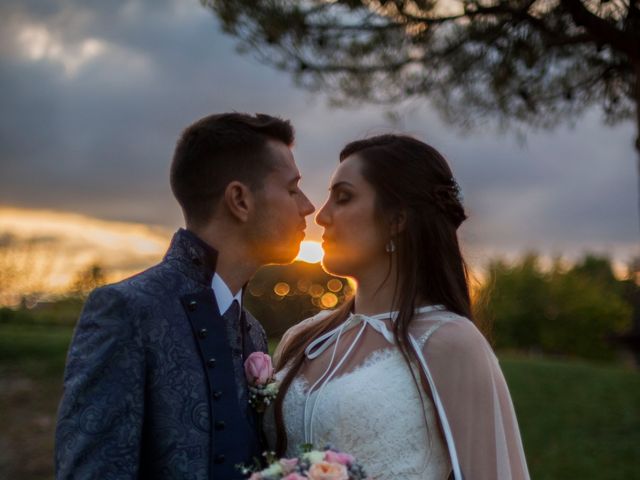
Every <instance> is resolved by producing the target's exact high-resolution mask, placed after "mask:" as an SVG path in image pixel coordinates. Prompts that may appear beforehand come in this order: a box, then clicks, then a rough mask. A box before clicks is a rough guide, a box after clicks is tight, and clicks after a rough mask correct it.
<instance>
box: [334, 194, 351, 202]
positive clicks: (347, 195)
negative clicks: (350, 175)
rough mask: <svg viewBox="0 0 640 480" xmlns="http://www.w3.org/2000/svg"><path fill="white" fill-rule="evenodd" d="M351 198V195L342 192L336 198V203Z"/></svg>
mask: <svg viewBox="0 0 640 480" xmlns="http://www.w3.org/2000/svg"><path fill="white" fill-rule="evenodd" d="M349 200H351V195H349V194H348V193H345V192H340V193H339V194H338V196H337V198H336V203H339V204H341V203H347V202H348V201H349Z"/></svg>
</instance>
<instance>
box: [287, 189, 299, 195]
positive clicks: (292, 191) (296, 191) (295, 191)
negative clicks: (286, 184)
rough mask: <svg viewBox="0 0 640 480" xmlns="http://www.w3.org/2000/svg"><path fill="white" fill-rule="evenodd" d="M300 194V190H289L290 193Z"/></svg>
mask: <svg viewBox="0 0 640 480" xmlns="http://www.w3.org/2000/svg"><path fill="white" fill-rule="evenodd" d="M297 194H298V190H297V189H296V190H289V195H297Z"/></svg>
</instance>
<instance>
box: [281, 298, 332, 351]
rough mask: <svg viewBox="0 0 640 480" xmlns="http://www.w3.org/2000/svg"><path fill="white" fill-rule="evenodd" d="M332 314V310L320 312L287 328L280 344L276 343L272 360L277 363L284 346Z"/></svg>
mask: <svg viewBox="0 0 640 480" xmlns="http://www.w3.org/2000/svg"><path fill="white" fill-rule="evenodd" d="M333 312H334V310H321V311H320V312H318V313H316V314H315V315H313V316H312V317H308V318H305V319H304V320H302V321H300V322H298V323H296V324H295V325H293V326H292V327H289V329H288V330H287V331H286V332H284V335H283V336H282V338H281V339H280V342H278V346H277V348H276V350H275V352H274V359H275V360H276V363H277V359H279V357H280V354H281V353H282V351H283V350H284V348H285V346H286V345H288V344H289V342H291V341H292V340H293V339H294V338H296V337H297V336H298V335H299V334H300V333H302V332H304V331H305V330H306V329H307V328H309V327H311V326H312V325H313V324H315V323H317V322H320V321H322V320H323V319H325V318H327V317H328V316H329V315H331V314H332V313H333Z"/></svg>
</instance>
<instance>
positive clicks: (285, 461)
mask: <svg viewBox="0 0 640 480" xmlns="http://www.w3.org/2000/svg"><path fill="white" fill-rule="evenodd" d="M280 465H281V466H282V470H283V471H284V473H285V474H286V473H289V472H291V471H293V469H294V468H296V465H298V459H297V458H281V459H280ZM294 480H295V479H294Z"/></svg>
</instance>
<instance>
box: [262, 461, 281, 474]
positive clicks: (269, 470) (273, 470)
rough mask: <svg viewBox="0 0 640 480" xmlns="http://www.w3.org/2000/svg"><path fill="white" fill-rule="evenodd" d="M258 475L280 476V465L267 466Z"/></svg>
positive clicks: (277, 463)
mask: <svg viewBox="0 0 640 480" xmlns="http://www.w3.org/2000/svg"><path fill="white" fill-rule="evenodd" d="M260 473H262V475H263V476H265V477H276V476H278V475H282V473H283V470H282V465H280V463H279V462H276V463H272V464H271V465H269V468H265V469H264V470H263V471H262V472H260Z"/></svg>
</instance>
